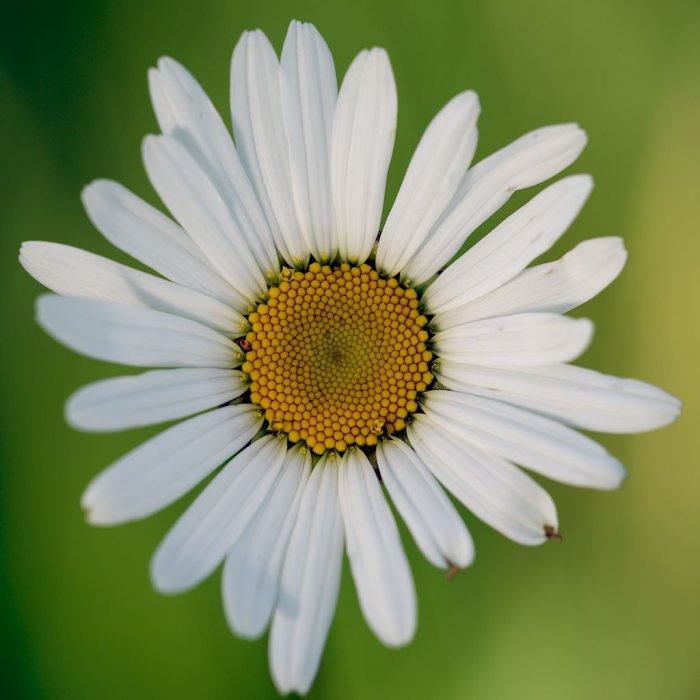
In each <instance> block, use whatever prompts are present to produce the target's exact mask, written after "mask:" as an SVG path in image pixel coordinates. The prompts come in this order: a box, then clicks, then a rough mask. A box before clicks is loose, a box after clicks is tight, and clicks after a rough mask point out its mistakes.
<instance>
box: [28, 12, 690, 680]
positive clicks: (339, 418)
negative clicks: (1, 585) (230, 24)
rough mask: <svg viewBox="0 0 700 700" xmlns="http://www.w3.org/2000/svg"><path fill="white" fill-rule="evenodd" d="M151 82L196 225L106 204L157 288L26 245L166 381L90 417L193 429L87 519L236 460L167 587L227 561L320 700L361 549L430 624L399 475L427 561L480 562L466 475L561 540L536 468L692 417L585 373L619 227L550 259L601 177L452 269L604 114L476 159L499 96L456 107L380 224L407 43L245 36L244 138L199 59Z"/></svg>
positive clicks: (153, 155) (481, 493)
mask: <svg viewBox="0 0 700 700" xmlns="http://www.w3.org/2000/svg"><path fill="white" fill-rule="evenodd" d="M149 86H150V91H151V97H152V101H153V105H154V108H155V112H156V116H157V119H158V123H159V126H160V128H161V131H162V134H161V135H159V136H149V137H147V138H146V139H145V141H144V146H143V158H144V163H145V166H146V170H147V173H148V176H149V179H150V181H151V183H152V184H153V187H154V188H155V190H156V191H157V193H158V195H159V196H160V198H161V200H162V201H163V203H164V204H165V205H166V207H167V208H168V209H169V211H170V213H171V214H172V216H173V218H174V219H175V221H177V223H175V221H174V220H173V219H172V218H169V217H167V216H165V215H164V214H162V213H160V212H159V211H158V210H157V209H155V208H153V207H151V206H150V205H148V204H147V203H146V202H144V201H143V200H141V199H139V198H138V197H136V196H135V195H134V194H132V193H130V192H129V191H128V190H126V189H125V188H123V187H122V186H121V185H118V184H117V183H114V182H111V181H105V180H103V181H97V182H93V183H92V184H91V185H89V186H88V187H87V188H86V189H85V191H84V194H83V200H84V203H85V207H86V209H87V212H88V215H89V216H90V218H91V219H92V221H93V222H94V224H95V225H96V227H97V228H98V229H99V230H100V231H101V232H102V233H103V234H104V235H105V236H106V237H107V238H108V239H109V240H110V241H111V242H112V243H113V244H114V245H116V246H117V247H118V248H120V249H122V250H123V251H125V252H127V253H128V254H130V255H131V256H132V257H134V258H135V259H136V260H138V261H140V262H142V263H144V264H145V265H147V266H148V267H150V268H152V269H153V270H154V271H155V272H156V273H158V275H153V274H147V273H145V272H141V271H138V270H135V269H132V268H129V267H126V266H123V265H120V264H117V263H114V262H112V261H110V260H108V259H105V258H102V257H100V256H97V255H93V254H91V253H87V252H84V251H81V250H77V249H74V248H70V247H68V246H64V245H60V244H56V243H41V242H31V243H25V244H24V245H23V246H22V250H21V256H20V259H21V262H22V264H23V265H24V266H25V268H26V269H27V270H28V271H29V273H30V274H32V275H33V276H34V277H35V278H36V279H38V280H39V281H40V282H42V283H43V284H44V285H46V286H47V287H49V288H50V289H51V290H53V291H54V292H55V293H56V294H54V295H47V296H43V297H41V298H40V299H39V301H38V319H39V322H40V323H41V325H42V326H43V327H44V328H45V329H46V330H47V331H48V332H49V333H50V334H51V335H53V336H54V337H55V338H57V339H58V340H59V341H61V342H63V343H64V344H66V345H68V346H69V347H71V348H73V349H74V350H76V351H78V352H81V353H83V354H85V355H88V356H90V357H94V358H97V359H101V360H107V361H111V362H118V363H122V364H126V365H131V366H134V367H157V368H158V369H155V370H152V371H147V372H145V373H144V374H138V375H129V376H124V377H118V378H115V379H109V380H106V381H100V382H97V383H95V384H91V385H89V386H87V387H84V388H82V389H80V390H79V391H77V392H76V393H75V394H74V395H73V396H72V397H71V398H70V399H69V401H68V405H67V416H68V420H69V421H70V423H71V424H73V425H75V426H76V427H78V428H81V429H84V430H94V431H113V430H123V429H127V428H131V427H135V426H143V425H151V424H156V423H160V422H165V421H173V420H177V419H185V420H183V421H182V422H179V423H177V424H175V425H174V426H172V427H169V428H167V429H166V430H165V431H164V432H162V433H161V434H160V435H158V436H156V437H154V438H152V439H150V440H149V441H147V442H146V443H144V444H143V445H141V446H140V447H138V448H136V449H135V450H133V451H132V452H130V453H128V454H127V455H125V456H124V457H123V458H121V459H120V460H118V461H117V462H116V463H115V464H113V465H112V466H111V467H109V468H108V469H107V470H106V471H104V472H103V473H101V474H100V475H99V476H98V477H97V478H96V479H95V480H94V481H93V482H92V483H91V484H90V486H89V487H88V489H87V490H86V492H85V494H84V496H83V505H84V507H85V509H86V511H87V514H88V520H89V521H90V522H92V523H95V524H99V525H113V524H117V523H123V522H127V521H130V520H135V519H139V518H143V517H146V516H148V515H150V514H152V513H154V512H156V511H158V510H160V509H162V508H164V507H165V506H167V505H169V504H170V503H172V502H174V501H175V500H177V499H178V498H179V497H181V496H182V495H183V494H185V493H186V492H188V491H189V490H190V489H191V488H193V487H194V486H195V485H196V484H198V483H199V482H200V481H202V480H203V479H205V478H206V477H207V476H209V475H211V474H212V473H214V472H215V471H216V470H217V468H219V467H220V466H221V465H222V464H224V466H223V467H222V468H221V469H220V471H218V473H216V475H215V476H214V477H213V479H212V480H211V481H210V482H209V484H208V485H207V486H206V488H205V489H204V490H203V491H202V493H201V494H200V495H199V496H198V497H197V498H196V499H195V501H194V502H193V503H192V505H191V506H190V507H189V508H188V509H187V511H186V512H185V513H184V515H183V516H182V517H181V518H180V519H179V520H178V522H177V523H176V524H175V526H174V527H173V528H172V529H171V531H170V532H169V533H168V534H167V536H166V537H165V539H164V541H163V542H162V544H161V545H160V547H159V548H158V550H157V552H156V553H155V555H154V557H153V561H152V566H151V576H152V580H153V583H154V585H155V587H156V588H157V589H158V590H160V591H163V592H166V593H176V592H181V591H184V590H187V589H189V588H191V587H192V586H195V585H197V584H198V583H199V582H200V581H202V580H203V579H204V578H206V577H207V576H209V575H210V574H211V573H212V572H213V571H214V570H215V569H216V568H217V567H218V566H219V565H220V564H222V562H223V577H222V592H223V601H224V608H225V612H226V616H227V619H228V621H229V623H230V625H231V628H232V629H233V631H234V632H235V633H237V634H239V635H241V636H244V637H251V638H254V637H258V636H260V635H261V634H262V633H263V632H264V631H265V629H266V628H267V626H268V624H270V623H271V632H270V665H271V669H272V674H273V677H274V680H275V682H276V684H277V686H278V688H279V689H280V691H282V692H290V691H298V692H301V693H304V692H306V691H307V690H308V689H309V687H310V685H311V683H312V681H313V678H314V676H315V674H316V671H317V668H318V665H319V662H320V659H321V655H322V650H323V646H324V644H325V639H326V636H327V633H328V630H329V627H330V624H331V620H332V617H333V612H334V609H335V605H336V599H337V594H338V587H339V582H340V572H341V564H342V556H343V549H344V548H345V549H346V551H347V554H348V557H349V560H350V566H351V569H352V574H353V577H354V579H355V584H356V587H357V591H358V596H359V601H360V606H361V608H362V612H363V614H364V617H365V619H366V620H367V623H368V625H369V626H370V627H371V628H372V630H373V631H374V632H375V634H376V635H377V637H378V638H379V639H380V640H381V641H382V642H384V643H385V644H387V645H389V646H400V645H402V644H405V643H407V642H408V641H410V639H411V638H412V636H413V634H414V631H415V627H416V598H415V592H414V587H413V580H412V576H411V573H410V569H409V566H408V562H407V559H406V556H405V554H404V552H403V548H402V546H401V542H400V539H399V535H398V530H397V527H396V524H395V521H394V518H393V515H392V513H391V510H390V508H389V506H388V503H387V499H386V497H385V491H386V493H387V494H388V496H389V497H390V498H391V500H392V501H393V503H394V505H395V507H396V509H397V511H398V512H399V514H400V515H401V517H402V518H403V519H404V520H405V522H406V525H407V527H408V529H409V530H410V531H411V533H412V535H413V536H414V538H415V540H416V542H417V544H418V546H419V548H420V549H421V551H422V552H423V553H424V554H425V556H426V557H427V558H428V559H429V560H430V561H431V562H432V563H433V564H435V566H437V567H441V568H444V569H448V570H449V571H451V572H454V571H455V570H458V569H461V568H464V567H466V566H468V565H469V564H470V563H471V562H472V559H473V556H474V550H473V545H472V541H471V538H470V536H469V534H468V532H467V530H466V528H465V526H464V523H463V522H462V519H461V517H460V516H459V514H458V513H457V511H456V510H455V508H454V506H453V505H452V503H451V501H450V500H449V498H448V497H447V496H446V494H445V492H444V491H443V488H442V487H445V488H446V489H447V490H448V491H450V492H451V493H452V494H453V495H454V496H455V497H456V498H457V499H458V500H460V501H461V502H462V503H463V504H464V505H465V506H466V507H467V508H468V509H469V510H471V511H472V512H473V513H474V514H475V515H476V516H477V517H479V518H480V519H482V520H483V521H485V522H486V523H488V524H489V525H491V526H492V527H494V528H495V529H496V530H498V531H500V532H501V533H503V534H504V535H506V536H507V537H509V538H511V539H513V540H515V541H516V542H520V543H522V544H528V545H535V544H540V543H542V542H544V541H546V540H547V539H549V538H552V537H556V536H557V535H558V522H557V513H556V509H555V506H554V503H553V502H552V500H551V498H550V497H549V495H548V494H547V492H546V491H545V490H544V489H543V488H542V487H541V486H540V485H539V484H538V483H537V482H536V481H535V480H533V479H532V478H531V477H530V476H528V475H527V474H526V473H525V472H524V471H523V470H522V469H521V468H520V467H524V468H526V469H528V470H531V471H534V472H537V473H539V474H541V475H544V476H546V477H549V478H552V479H556V480H558V481H562V482H565V483H568V484H573V485H576V486H585V487H592V488H599V489H610V488H615V487H616V486H618V485H619V483H620V482H621V480H622V479H623V477H624V469H623V467H622V465H621V464H620V463H619V462H618V461H617V460H616V459H615V458H614V457H612V456H611V455H609V454H608V453H607V452H606V451H605V450H604V449H603V448H602V447H601V446H599V445H598V444H597V443H596V442H594V441H593V440H591V439H590V438H589V437H586V436H584V435H582V434H580V433H579V432H576V430H574V429H575V428H580V429H584V430H594V431H603V432H619V433H623V432H638V431H643V430H650V429H652V428H656V427H659V426H662V425H664V424H666V423H669V422H670V421H672V420H673V419H674V418H675V417H676V416H677V414H678V411H679V403H678V401H677V400H676V399H674V398H673V397H672V396H670V395H668V394H666V393H665V392H663V391H661V390H660V389H656V388H654V387H652V386H650V385H648V384H644V383H642V382H638V381H635V380H630V379H618V378H614V377H609V376H605V375H602V374H599V373H597V372H594V371H592V370H588V369H583V368H581V367H577V366H573V365H570V364H568V363H570V362H572V361H573V360H575V359H577V358H578V357H579V356H580V355H581V353H582V352H583V351H584V350H585V348H586V347H587V346H588V343H589V342H590V340H591V336H592V332H593V326H592V324H591V322H590V321H588V320H586V319H574V318H569V317H567V316H565V315H563V314H564V313H565V312H567V311H569V310H570V309H573V308H575V307H577V306H579V305H581V304H583V303H584V302H586V301H587V300H588V299H590V298H591V297H593V296H595V295H596V294H598V293H599V292H600V291H601V290H602V289H604V288H605V287H606V286H607V285H608V284H609V283H610V282H612V280H613V279H615V277H616V276H617V275H618V274H619V272H620V271H621V269H622V267H623V265H624V262H625V257H626V254H625V251H624V248H623V246H622V242H621V241H620V239H618V238H598V239H593V240H590V241H586V242H584V243H582V244H580V245H578V246H577V247H575V248H574V249H573V250H571V251H570V252H569V253H567V254H566V255H565V256H564V257H563V258H561V259H560V260H557V261H555V262H550V263H544V264H539V265H536V266H534V267H528V266H529V265H530V263H532V262H533V261H534V260H535V259H536V258H538V257H539V256H540V255H541V254H543V253H545V252H546V251H547V250H548V249H549V248H550V247H551V246H552V245H553V244H554V243H555V242H556V241H557V240H558V238H559V237H560V236H561V235H562V234H563V233H564V232H565V231H566V229H567V227H568V226H569V225H570V224H571V222H572V221H573V219H574V218H575V217H576V215H577V213H578V212H579V210H580V209H581V207H582V206H583V204H584V202H585V200H586V198H587V197H588V195H589V193H590V191H591V187H592V182H591V179H590V177H588V176H586V175H574V176H570V177H566V178H564V179H562V180H560V181H558V182H556V183H554V184H552V185H550V186H548V187H547V188H545V189H544V190H542V191H541V192H540V193H539V194H538V195H536V196H535V197H533V198H532V199H531V200H530V201H529V202H528V203H527V204H525V205H524V206H523V207H522V208H521V209H519V210H518V211H516V212H515V213H514V214H512V215H511V216H509V217H508V218H506V219H505V220H504V221H503V222H502V223H500V224H499V225H498V226H496V227H495V228H494V229H493V230H492V231H491V232H490V233H489V234H488V235H486V236H485V237H484V238H483V239H482V240H480V241H479V242H478V243H477V244H475V245H473V246H472V247H471V248H470V249H469V250H468V251H467V252H466V253H464V254H463V255H462V256H461V257H458V258H457V259H456V261H454V262H451V261H452V259H453V258H454V257H455V255H456V254H457V253H458V252H459V250H460V249H461V248H462V246H463V244H464V242H465V240H466V239H467V238H468V237H469V236H470V234H471V233H472V232H473V231H474V230H475V229H477V227H479V226H480V225H481V224H482V223H483V222H485V221H486V220H487V219H488V218H489V217H490V216H491V215H492V214H493V213H494V212H496V211H497V210H498V209H499V208H500V207H501V206H502V205H503V204H504V203H505V202H506V201H507V200H508V198H509V197H510V195H511V194H512V193H513V192H515V191H516V190H519V189H522V188H526V187H530V186H533V185H537V184H539V183H542V182H544V181H546V180H548V179H549V178H551V177H553V176H554V175H556V174H557V173H559V172H560V171H562V170H563V169H564V168H566V167H567V166H569V165H570V164H571V163H572V162H573V161H574V160H575V159H576V157H577V156H578V155H579V153H580V152H581V150H582V149H583V147H584V145H585V142H586V137H585V134H584V133H583V131H582V130H581V129H580V128H579V127H578V126H576V125H573V124H565V125H559V126H551V127H547V128H544V129H540V130H537V131H534V132H532V133H529V134H527V135H525V136H523V137H522V138H520V139H518V140H516V141H514V142H513V143H511V144H510V145H508V146H506V147H505V148H503V149H501V150H500V151H498V152H497V153H495V154H494V155H492V156H490V157H488V158H485V159H484V160H481V161H480V162H479V163H477V164H476V165H474V166H472V165H471V161H472V158H473V156H474V151H475V148H476V140H477V131H476V121H477V117H478V114H479V103H478V100H477V98H476V96H475V95H474V93H472V92H465V93H462V94H460V95H458V96H457V97H455V98H454V99H452V100H451V101H450V102H449V103H448V104H447V105H446V106H445V107H444V108H443V109H442V110H441V111H440V112H439V113H438V115H437V116H436V117H435V118H434V119H433V121H432V122H431V123H430V124H429V125H428V127H427V129H426V131H425V134H424V135H423V137H422V139H421V141H420V143H419V144H418V147H417V149H416V151H415V154H414V156H413V158H412V160H411V162H410V165H409V167H408V171H407V173H406V175H405V177H404V180H403V183H402V185H401V188H400V190H399V193H398V196H397V198H396V201H395V203H394V205H393V206H392V208H391V210H390V213H389V215H388V217H387V219H386V221H385V222H384V226H383V230H382V232H381V235H379V237H378V232H379V230H380V227H381V216H382V208H383V203H384V187H385V181H386V174H387V169H388V167H389V161H390V158H391V153H392V148H393V142H394V133H395V129H396V113H397V99H396V90H395V86H394V80H393V76H392V72H391V67H390V64H389V60H388V58H387V55H386V53H385V52H384V51H383V50H381V49H372V50H370V51H363V52H361V53H360V54H359V55H358V56H357V58H356V59H355V60H354V61H353V63H352V65H351V66H350V68H349V69H348V71H347V73H346V75H345V77H344V79H343V81H342V85H341V87H340V90H339V91H338V89H337V83H336V77H335V68H334V64H333V59H332V56H331V54H330V52H329V50H328V47H327V46H326V44H325V42H324V41H323V39H322V38H321V36H320V35H319V34H318V32H317V31H316V29H315V28H314V27H313V26H311V25H308V24H300V23H298V22H292V24H291V26H290V28H289V32H288V34H287V38H286V40H285V43H284V48H283V50H282V55H281V59H278V57H277V55H276V54H275V51H274V49H273V48H272V46H271V45H270V43H269V41H268V40H267V38H266V37H265V35H264V34H262V33H261V32H259V31H256V32H249V33H246V34H244V35H243V37H242V38H241V40H240V41H239V43H238V45H237V46H236V49H235V51H234V54H233V62H232V71H231V111H232V115H233V132H234V135H235V145H234V141H233V139H232V137H231V134H230V133H229V130H228V129H227V127H226V126H225V124H224V121H223V120H222V119H221V117H220V116H219V114H218V113H217V111H216V110H215V108H214V107H213V106H212V104H211V102H210V101H209V99H208V98H207V96H206V95H205V93H204V92H203V90H202V89H201V87H200V86H199V84H198V83H197V82H196V81H195V79H194V78H193V77H192V76H191V75H190V74H189V73H188V72H187V71H186V70H185V69H184V68H183V67H182V66H181V65H179V64H178V63H176V62H175V61H173V60H172V59H167V58H165V59H161V60H160V61H159V63H158V67H157V68H154V69H152V70H151V71H150V72H149ZM192 416H194V417H192ZM516 464H517V465H519V466H515V465H516ZM382 484H383V487H382Z"/></svg>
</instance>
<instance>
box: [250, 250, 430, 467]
mask: <svg viewBox="0 0 700 700" xmlns="http://www.w3.org/2000/svg"><path fill="white" fill-rule="evenodd" d="M248 320H249V322H250V326H251V331H250V332H249V333H248V334H247V335H246V336H245V338H244V339H243V340H244V341H245V343H246V346H245V347H246V348H249V350H248V352H246V361H245V363H244V364H243V367H242V369H243V371H244V372H245V373H247V374H248V376H249V377H250V400H251V402H252V403H254V404H257V405H258V406H260V407H261V408H262V409H263V410H264V412H265V418H266V420H267V426H268V429H269V430H270V431H273V432H278V433H284V434H286V435H287V437H288V438H289V440H290V441H291V442H305V443H306V445H307V446H308V447H309V449H311V450H312V451H313V452H314V453H315V454H323V453H324V452H325V451H326V450H336V451H338V452H342V451H343V450H345V449H347V447H348V446H349V445H353V444H354V445H359V446H369V447H371V446H373V445H376V444H377V440H378V439H379V438H380V437H381V436H383V435H391V434H392V433H395V432H397V431H399V430H402V429H403V428H405V426H406V418H407V417H408V415H409V414H410V413H412V412H414V411H416V410H417V408H418V404H417V403H416V399H417V397H418V394H419V393H420V392H421V391H424V390H425V388H426V387H427V386H428V385H429V384H430V382H431V381H432V375H431V374H430V371H429V369H428V361H429V360H430V359H431V357H432V355H431V354H430V351H429V350H428V349H427V346H426V341H427V339H428V334H427V332H426V331H425V326H426V319H425V317H424V316H422V315H421V312H420V309H419V303H418V295H417V294H416V292H415V290H413V289H406V288H404V287H402V286H400V285H399V283H398V281H397V280H396V279H393V278H391V279H384V278H382V277H380V276H379V274H378V273H377V272H376V270H374V269H373V268H372V267H371V266H370V265H366V264H365V265H361V266H359V267H353V266H350V265H349V264H346V263H344V264H342V265H337V266H333V267H331V266H329V265H324V266H321V265H320V264H318V263H312V264H311V265H310V266H309V268H308V269H307V270H306V271H303V272H302V271H291V270H287V269H285V270H283V272H282V275H281V276H280V281H279V283H278V286H276V287H271V288H270V289H269V290H268V299H267V300H266V301H265V303H263V304H260V305H259V306H258V307H257V309H256V310H255V312H254V313H252V314H250V316H249V317H248ZM239 344H240V342H239Z"/></svg>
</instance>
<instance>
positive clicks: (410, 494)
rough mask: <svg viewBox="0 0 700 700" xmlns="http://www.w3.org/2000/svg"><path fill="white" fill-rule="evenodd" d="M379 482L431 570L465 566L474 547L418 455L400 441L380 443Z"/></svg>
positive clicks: (443, 493)
mask: <svg viewBox="0 0 700 700" xmlns="http://www.w3.org/2000/svg"><path fill="white" fill-rule="evenodd" d="M377 460H378V463H379V471H380V473H381V475H382V481H383V482H384V485H385V486H386V489H387V491H388V492H389V495H390V496H391V500H392V501H393V502H394V505H395V506H396V509H397V510H398V511H399V513H400V514H401V517H402V518H403V519H404V521H405V522H406V525H407V526H408V529H409V530H410V531H411V534H412V535H413V537H414V539H415V540H416V544H417V545H418V547H419V548H420V550H421V552H423V554H424V555H425V557H426V558H427V559H428V560H429V561H430V562H431V563H432V564H434V565H435V566H439V567H440V568H443V569H446V568H447V567H449V566H457V567H459V568H460V569H463V568H465V567H466V566H469V564H471V563H472V561H473V559H474V544H473V542H472V538H471V537H470V536H469V532H468V531H467V528H466V527H465V525H464V522H463V521H462V518H461V517H460V515H459V513H457V511H456V510H455V508H454V506H453V505H452V503H451V502H450V499H449V498H448V497H447V496H446V495H445V492H444V491H443V490H442V489H441V488H440V485H439V484H438V483H437V481H435V478H434V477H433V475H432V474H431V473H430V472H429V471H428V469H427V468H426V466H425V465H424V464H423V462H421V460H420V459H419V457H418V455H417V454H416V453H415V451H414V450H412V449H411V448H410V447H409V446H408V445H407V444H406V443H405V442H403V441H402V440H396V439H394V438H392V439H390V440H381V441H380V442H379V443H378V445H377Z"/></svg>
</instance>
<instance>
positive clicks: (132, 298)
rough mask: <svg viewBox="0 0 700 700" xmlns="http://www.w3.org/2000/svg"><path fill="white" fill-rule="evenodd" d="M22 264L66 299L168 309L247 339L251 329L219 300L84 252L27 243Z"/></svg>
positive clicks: (77, 249)
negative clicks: (96, 300)
mask: <svg viewBox="0 0 700 700" xmlns="http://www.w3.org/2000/svg"><path fill="white" fill-rule="evenodd" d="M19 261H20V262H21V263H22V265H23V266H24V269H25V270H27V272H29V274H30V275H32V277H34V278H35V279H37V280H38V281H39V282H41V283H42V284H43V285H44V286H46V287H48V288H49V289H50V290H51V291H53V292H56V293H57V294H61V295H63V296H71V297H81V298H84V299H103V300H104V301H112V302H115V303H117V304H130V305H132V306H143V307H146V308H149V309H156V310H157V311H165V312H167V313H171V314H175V315H177V316H183V317H184V318H189V319H192V320H193V321H199V323H203V324H204V325H206V326H209V327H210V328H213V329H214V330H217V331H220V332H221V333H225V334H226V335H232V336H240V335H243V334H244V333H245V331H246V330H247V329H248V327H249V326H248V322H247V321H246V320H245V318H244V317H243V316H241V314H239V313H237V312H236V311H234V310H233V309H232V308H231V307H230V306H228V305H227V304H224V302H222V301H219V300H218V299H213V298H212V297H209V296H207V295H206V294H202V293H201V292H196V291H194V290H192V289H187V288H186V287H182V286H180V285H179V284H174V283H173V282H168V281H167V280H163V279H160V278H159V277H154V276H153V275H149V274H147V273H145V272H140V271H139V270H133V269H132V268H130V267H127V266H126V265H120V264H119V263H116V262H114V261H112V260H109V259H108V258H103V257H102V256H100V255H94V254H93V253H88V252H87V251H85V250H80V248H73V247H72V246H67V245H62V244H60V243H48V242H44V241H28V242H25V243H23V244H22V247H21V248H20V257H19Z"/></svg>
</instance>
